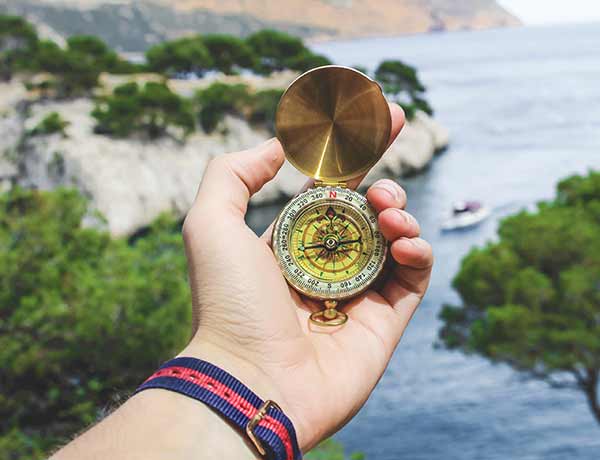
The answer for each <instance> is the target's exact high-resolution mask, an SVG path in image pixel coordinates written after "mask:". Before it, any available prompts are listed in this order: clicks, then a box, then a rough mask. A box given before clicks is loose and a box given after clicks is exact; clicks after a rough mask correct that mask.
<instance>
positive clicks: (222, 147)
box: [0, 88, 448, 236]
mask: <svg viewBox="0 0 600 460" xmlns="http://www.w3.org/2000/svg"><path fill="white" fill-rule="evenodd" d="M3 91H4V92H3ZM13 91H14V89H13ZM5 93H6V94H8V90H7V88H0V94H5ZM19 97H23V93H21V94H20V96H19ZM12 102H13V105H12V106H11V107H17V106H20V105H21V106H23V104H24V103H22V102H19V98H18V97H16V96H15V99H14V100H13V101H12ZM7 107H8V106H7ZM26 107H28V108H27V109H22V110H21V111H19V110H16V109H14V110H12V111H10V110H8V108H6V111H7V114H9V115H7V116H5V117H3V118H0V133H4V135H3V136H2V137H1V138H0V141H1V142H3V144H2V146H3V150H1V151H0V178H2V179H3V180H4V186H5V187H6V186H7V185H6V184H12V183H18V184H20V185H22V186H25V187H33V188H39V189H43V190H49V189H53V188H56V187H59V186H67V187H76V188H78V189H79V190H81V192H82V193H83V194H84V195H86V196H88V197H89V199H90V200H91V203H92V207H93V208H94V209H96V210H98V211H99V212H100V213H101V214H102V215H103V216H104V217H105V218H106V221H107V227H108V230H109V231H110V232H111V233H112V234H113V235H116V236H119V235H130V234H132V233H134V232H136V231H137V230H138V229H140V228H143V227H145V226H147V225H148V224H149V223H150V222H152V221H153V220H154V219H155V218H156V217H157V216H158V215H159V214H160V213H162V212H173V213H175V214H177V215H179V216H181V217H183V216H184V215H185V214H186V212H187V211H188V209H189V207H190V206H191V204H192V202H193V200H194V197H195V195H196V191H197V188H198V184H199V182H200V179H201V177H202V173H203V171H204V169H205V167H206V164H207V163H208V161H210V159H211V158H212V157H214V156H217V155H220V154H223V153H226V152H234V151H239V150H243V149H246V148H249V147H252V146H255V145H257V144H260V143H261V142H264V141H265V140H267V139H268V138H269V137H270V134H269V133H268V132H267V131H265V130H259V129H256V128H254V127H252V126H250V125H249V124H248V123H247V122H246V121H244V120H241V119H239V118H235V117H231V116H228V117H226V118H225V120H224V122H223V125H222V126H221V127H220V129H218V130H216V131H215V132H214V133H212V134H206V133H204V132H202V131H197V132H196V133H194V134H192V135H191V136H190V137H189V138H188V139H187V141H186V142H184V143H182V142H178V141H176V140H174V139H171V138H161V139H158V140H156V141H152V142H149V141H144V140H142V139H115V138H111V137H107V136H103V135H98V134H95V133H94V132H93V127H94V119H93V118H92V117H91V116H90V112H91V111H92V108H93V102H92V101H91V100H90V99H76V100H72V101H61V102H55V101H54V102H43V103H42V102H38V103H35V104H26ZM52 112H58V113H59V114H60V116H61V118H63V119H64V120H65V121H67V122H68V126H67V127H66V130H65V135H64V136H63V135H62V134H60V133H57V134H51V135H37V136H32V135H31V134H26V133H29V132H30V131H31V129H33V128H34V127H35V126H36V125H37V124H38V123H39V122H40V120H42V119H43V118H44V117H45V116H47V115H48V114H50V113H52ZM7 133H10V134H7ZM447 142H448V133H447V131H446V130H445V129H444V128H443V127H441V126H439V124H437V123H436V122H435V121H434V120H433V119H431V118H430V117H428V116H427V115H425V114H422V113H419V114H417V116H416V117H415V119H414V120H412V121H410V122H407V124H406V126H405V128H404V130H403V131H402V133H401V134H400V136H399V137H398V139H397V140H396V141H395V142H394V143H393V144H392V145H391V147H390V148H389V150H388V151H387V152H386V154H385V155H384V156H383V158H382V159H381V161H380V162H379V163H378V164H377V165H376V166H375V168H374V169H373V170H372V171H371V173H370V174H369V175H368V176H367V178H366V180H365V184H369V183H372V182H373V181H374V180H376V179H378V178H380V177H399V176H402V175H406V174H412V173H414V172H416V171H419V170H421V169H423V168H425V167H427V165H428V164H429V163H430V162H431V160H432V158H433V156H434V155H435V153H436V152H437V151H439V150H441V149H443V148H444V147H445V146H446V145H447ZM11 144H12V145H11ZM306 180H307V179H306V177H304V176H303V175H302V174H300V173H299V172H298V171H296V170H295V169H294V168H293V167H292V166H291V165H290V164H288V163H286V164H285V165H284V167H283V168H282V169H281V171H280V172H279V174H278V175H277V177H276V178H275V180H273V181H272V182H270V183H269V184H267V185H266V186H265V187H264V188H263V189H262V190H261V191H260V192H259V193H258V194H256V195H255V196H254V197H253V199H252V204H253V205H263V204H267V203H273V202H275V201H279V200H283V199H286V198H289V197H291V196H293V195H294V194H296V193H297V192H298V191H299V189H300V188H301V187H302V185H303V184H304V183H305V182H306Z"/></svg>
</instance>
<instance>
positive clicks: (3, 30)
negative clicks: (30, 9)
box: [0, 15, 38, 80]
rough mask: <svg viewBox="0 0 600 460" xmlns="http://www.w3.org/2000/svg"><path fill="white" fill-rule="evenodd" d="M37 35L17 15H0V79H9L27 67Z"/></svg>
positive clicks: (35, 45) (29, 25)
mask: <svg viewBox="0 0 600 460" xmlns="http://www.w3.org/2000/svg"><path fill="white" fill-rule="evenodd" d="M37 43H38V36H37V33H36V31H35V29H34V28H33V26H32V25H31V24H29V23H28V22H27V21H25V20H24V19H23V18H20V17H18V16H6V15H0V80H10V79H11V78H12V76H13V74H14V73H15V72H16V71H19V70H22V69H24V68H27V63H28V61H29V60H30V59H31V57H32V55H33V54H34V52H35V49H36V47H37Z"/></svg>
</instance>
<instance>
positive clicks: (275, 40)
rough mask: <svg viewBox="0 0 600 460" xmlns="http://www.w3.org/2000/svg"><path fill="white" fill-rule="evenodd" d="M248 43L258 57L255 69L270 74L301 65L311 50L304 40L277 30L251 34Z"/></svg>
mask: <svg viewBox="0 0 600 460" xmlns="http://www.w3.org/2000/svg"><path fill="white" fill-rule="evenodd" d="M246 41H247V43H248V45H250V48H252V50H253V51H254V54H255V55H256V57H257V60H256V66H255V70H256V71H257V72H258V73H261V74H264V75H268V74H270V73H272V72H274V71H278V70H283V69H288V68H292V67H291V66H292V65H295V66H296V67H300V66H301V65H302V64H306V62H304V63H303V62H302V60H303V59H304V60H306V59H307V53H310V51H309V50H308V49H307V48H306V47H305V46H304V43H302V40H300V39H299V38H297V37H292V36H291V35H288V34H286V33H284V32H279V31H277V30H269V29H266V30H261V31H260V32H256V33H254V34H252V35H250V36H249V37H248V38H247V40H246Z"/></svg>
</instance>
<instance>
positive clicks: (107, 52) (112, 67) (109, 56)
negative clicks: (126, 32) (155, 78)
mask: <svg viewBox="0 0 600 460" xmlns="http://www.w3.org/2000/svg"><path fill="white" fill-rule="evenodd" d="M67 45H68V48H67V49H68V51H69V52H71V53H76V54H77V55H78V56H79V57H81V58H82V59H85V60H86V61H87V63H88V65H90V66H92V67H96V68H97V69H98V70H100V71H101V72H110V73H115V74H120V73H125V74H127V73H133V72H135V71H138V70H140V69H139V67H138V66H136V65H135V64H132V63H130V62H128V61H125V60H124V59H121V58H120V57H119V55H118V54H117V53H116V52H115V51H113V50H111V49H110V48H109V47H108V46H107V45H106V43H104V42H103V41H102V40H100V39H99V38H98V37H94V36H92V35H73V36H71V37H69V38H68V39H67Z"/></svg>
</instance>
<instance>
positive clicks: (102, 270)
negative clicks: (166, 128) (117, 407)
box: [0, 188, 190, 460]
mask: <svg viewBox="0 0 600 460" xmlns="http://www.w3.org/2000/svg"><path fill="white" fill-rule="evenodd" d="M89 212H90V211H89V209H88V205H87V201H86V200H85V199H84V198H83V197H82V196H81V195H79V194H78V193H76V192H74V191H69V190H57V191H54V192H38V191H30V190H23V189H19V188H15V189H13V190H11V191H9V192H7V193H4V194H0V248H2V250H1V251H0V309H1V312H2V321H0V361H1V362H2V366H1V367H0V381H2V392H1V395H0V452H2V453H0V458H2V459H5V458H6V459H13V458H22V459H23V460H25V459H34V458H39V459H41V458H43V456H42V455H41V452H42V451H44V450H48V449H49V448H50V447H52V446H56V445H57V444H59V443H61V442H64V440H65V439H67V438H68V437H70V436H72V435H73V434H75V433H76V432H78V431H80V430H81V429H82V428H84V427H85V426H86V425H88V424H90V423H91V422H93V421H94V420H95V419H96V417H97V416H98V415H99V414H100V413H101V412H102V408H104V407H105V406H106V405H107V404H110V403H111V401H114V398H115V396H116V395H117V394H118V393H123V394H127V393H128V392H130V391H132V390H133V389H134V388H135V387H136V386H137V385H138V384H139V383H140V382H141V381H143V379H144V378H145V377H147V376H148V375H149V373H151V372H152V371H153V370H154V369H155V368H156V366H157V364H158V363H160V362H161V361H163V360H166V359H168V358H169V357H172V356H173V355H174V354H175V353H176V352H177V351H179V350H180V349H181V347H182V346H183V345H184V344H185V342H186V341H187V339H188V334H189V330H190V313H189V312H190V308H189V305H190V294H189V289H188V285H187V277H186V263H185V257H184V251H183V245H182V242H181V237H180V232H179V231H178V229H179V227H178V225H177V224H176V223H175V222H174V221H173V220H172V219H170V218H168V217H162V218H160V219H158V220H157V221H156V223H155V224H153V225H152V227H151V228H150V229H149V231H148V232H147V233H146V235H145V236H144V237H142V238H139V239H137V240H136V241H135V242H134V243H131V244H128V242H127V241H126V240H122V239H118V240H111V239H110V237H109V235H108V234H107V233H105V232H103V231H99V230H95V229H91V228H83V227H82V225H81V224H82V221H83V219H84V218H85V216H86V215H88V214H89ZM107 357H110V359H107Z"/></svg>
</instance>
